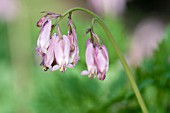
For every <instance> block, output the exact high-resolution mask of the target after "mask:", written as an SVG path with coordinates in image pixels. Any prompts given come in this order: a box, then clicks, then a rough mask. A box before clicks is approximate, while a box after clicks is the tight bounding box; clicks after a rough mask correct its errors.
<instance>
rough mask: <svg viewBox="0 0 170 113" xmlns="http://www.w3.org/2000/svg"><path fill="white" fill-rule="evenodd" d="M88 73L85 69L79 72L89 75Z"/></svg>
mask: <svg viewBox="0 0 170 113" xmlns="http://www.w3.org/2000/svg"><path fill="white" fill-rule="evenodd" d="M89 74H90V73H89V72H88V71H87V70H84V71H82V72H81V75H89Z"/></svg>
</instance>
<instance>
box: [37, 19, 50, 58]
mask: <svg viewBox="0 0 170 113" xmlns="http://www.w3.org/2000/svg"><path fill="white" fill-rule="evenodd" d="M51 24H52V23H51V20H50V19H49V20H47V21H46V22H45V23H44V24H43V26H42V28H41V31H40V35H39V37H38V41H37V46H38V47H37V48H36V50H37V53H38V54H39V55H42V54H44V53H47V48H48V47H49V44H50V32H51Z"/></svg>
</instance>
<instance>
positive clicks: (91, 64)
mask: <svg viewBox="0 0 170 113" xmlns="http://www.w3.org/2000/svg"><path fill="white" fill-rule="evenodd" d="M95 55H96V54H95V48H94V46H93V43H92V42H91V41H90V39H88V40H87V42H86V65H87V70H84V71H82V72H81V75H88V76H89V77H90V78H94V75H95V74H97V67H96V63H95Z"/></svg>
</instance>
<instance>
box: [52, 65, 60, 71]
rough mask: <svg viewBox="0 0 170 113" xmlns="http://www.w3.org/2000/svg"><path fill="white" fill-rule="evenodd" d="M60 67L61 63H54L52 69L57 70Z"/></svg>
mask: <svg viewBox="0 0 170 113" xmlns="http://www.w3.org/2000/svg"><path fill="white" fill-rule="evenodd" d="M58 69H60V66H59V65H54V66H53V67H52V69H51V71H55V70H58Z"/></svg>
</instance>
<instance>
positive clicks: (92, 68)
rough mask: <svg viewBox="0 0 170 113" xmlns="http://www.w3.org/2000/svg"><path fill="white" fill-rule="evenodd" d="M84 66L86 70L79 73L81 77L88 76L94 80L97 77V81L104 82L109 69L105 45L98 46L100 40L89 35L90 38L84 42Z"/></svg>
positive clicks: (92, 34) (95, 36)
mask: <svg viewBox="0 0 170 113" xmlns="http://www.w3.org/2000/svg"><path fill="white" fill-rule="evenodd" d="M86 65H87V70H84V71H82V72H81V75H88V76H89V77H90V78H94V77H95V76H94V75H97V78H98V79H99V80H104V79H105V77H106V72H107V71H108V68H109V57H108V51H107V49H106V46H105V45H103V44H102V45H100V38H99V37H98V36H97V35H96V34H94V33H93V32H92V33H91V38H90V39H88V40H87V42H86Z"/></svg>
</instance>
